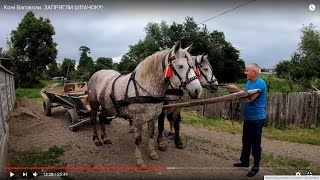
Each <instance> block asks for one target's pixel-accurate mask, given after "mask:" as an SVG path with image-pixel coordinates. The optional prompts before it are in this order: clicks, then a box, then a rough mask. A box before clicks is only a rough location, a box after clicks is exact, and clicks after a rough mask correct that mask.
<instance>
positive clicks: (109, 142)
mask: <svg viewBox="0 0 320 180" xmlns="http://www.w3.org/2000/svg"><path fill="white" fill-rule="evenodd" d="M103 143H104V144H112V142H111V141H110V140H109V139H107V140H105V141H103Z"/></svg>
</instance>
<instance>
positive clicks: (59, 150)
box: [9, 145, 71, 179]
mask: <svg viewBox="0 0 320 180" xmlns="http://www.w3.org/2000/svg"><path fill="white" fill-rule="evenodd" d="M68 149H70V147H68V146H63V147H58V146H55V145H54V146H52V147H50V148H49V149H48V150H47V151H40V150H38V149H33V150H29V151H20V152H10V159H9V166H17V167H21V166H30V167H45V166H65V165H66V164H63V163H62V162H61V161H60V160H59V157H60V156H62V155H63V154H64V152H65V151H66V150H68ZM36 171H37V173H38V174H40V175H41V174H42V173H43V172H40V171H39V170H36ZM12 172H13V173H15V172H14V171H12ZM24 172H27V174H28V176H29V175H30V177H31V176H32V174H33V173H34V172H35V170H26V171H24ZM50 172H52V173H63V172H65V171H64V170H50ZM15 174H17V175H18V174H21V172H18V171H17V173H15ZM61 178H62V179H71V178H70V177H68V176H66V177H61Z"/></svg>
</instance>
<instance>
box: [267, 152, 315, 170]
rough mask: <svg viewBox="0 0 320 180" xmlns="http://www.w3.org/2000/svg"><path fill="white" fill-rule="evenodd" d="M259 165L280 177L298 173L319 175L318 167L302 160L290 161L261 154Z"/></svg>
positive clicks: (290, 159)
mask: <svg viewBox="0 0 320 180" xmlns="http://www.w3.org/2000/svg"><path fill="white" fill-rule="evenodd" d="M261 164H263V166H264V167H268V168H271V169H272V170H273V171H275V173H277V174H282V175H292V174H295V173H296V172H300V173H301V174H303V175H305V174H306V173H307V172H312V174H320V167H319V166H318V165H316V164H314V163H312V162H309V161H306V160H302V159H292V158H285V157H279V156H277V157H276V156H273V155H272V154H262V157H261Z"/></svg>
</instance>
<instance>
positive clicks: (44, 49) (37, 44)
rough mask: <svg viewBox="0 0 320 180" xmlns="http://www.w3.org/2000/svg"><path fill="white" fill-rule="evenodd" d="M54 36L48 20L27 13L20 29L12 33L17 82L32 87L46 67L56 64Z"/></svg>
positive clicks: (12, 51) (14, 68) (11, 51)
mask: <svg viewBox="0 0 320 180" xmlns="http://www.w3.org/2000/svg"><path fill="white" fill-rule="evenodd" d="M54 34H55V31H54V28H53V26H52V25H51V23H50V20H49V19H48V18H46V19H44V18H43V17H40V18H36V17H35V15H34V13H33V12H31V11H29V12H27V14H26V15H25V16H24V18H23V19H22V21H21V22H20V23H19V25H18V28H17V29H16V30H13V31H12V32H11V42H12V50H10V55H11V56H12V58H13V71H14V73H15V78H16V80H18V81H19V82H21V83H22V82H25V83H27V86H32V85H33V84H34V83H36V82H37V81H38V80H39V78H40V76H41V73H42V72H43V71H45V70H46V66H47V65H49V64H50V63H52V62H54V60H55V59H56V56H57V49H56V46H57V44H56V43H55V42H54V41H53V38H52V36H53V35H54ZM18 85H19V84H18Z"/></svg>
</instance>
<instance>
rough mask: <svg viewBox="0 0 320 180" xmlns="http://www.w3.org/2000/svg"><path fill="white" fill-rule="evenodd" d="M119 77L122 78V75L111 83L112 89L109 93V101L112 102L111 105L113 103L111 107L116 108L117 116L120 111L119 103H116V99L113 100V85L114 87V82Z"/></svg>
mask: <svg viewBox="0 0 320 180" xmlns="http://www.w3.org/2000/svg"><path fill="white" fill-rule="evenodd" d="M121 76H122V74H120V75H119V76H118V77H117V78H116V79H115V80H114V81H113V82H112V88H111V93H110V99H111V101H112V103H113V106H114V107H115V108H116V110H117V115H119V114H120V110H119V108H120V106H119V103H118V102H117V101H116V98H115V96H114V85H115V83H116V81H117V80H118V79H119V78H120V77H121Z"/></svg>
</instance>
